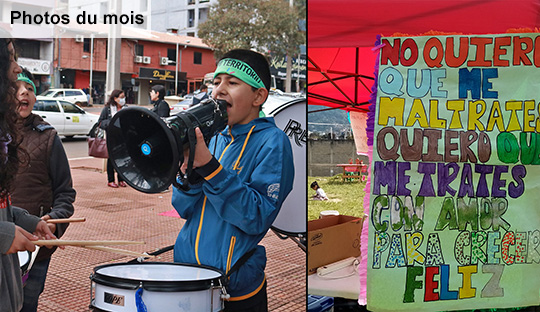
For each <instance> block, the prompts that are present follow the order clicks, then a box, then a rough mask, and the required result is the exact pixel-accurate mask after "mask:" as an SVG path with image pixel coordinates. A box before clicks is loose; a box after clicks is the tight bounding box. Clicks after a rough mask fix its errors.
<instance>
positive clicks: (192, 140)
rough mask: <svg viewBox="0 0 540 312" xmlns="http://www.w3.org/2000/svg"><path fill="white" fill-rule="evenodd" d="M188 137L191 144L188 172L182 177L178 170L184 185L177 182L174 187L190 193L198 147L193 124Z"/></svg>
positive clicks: (188, 131) (188, 130) (189, 128)
mask: <svg viewBox="0 0 540 312" xmlns="http://www.w3.org/2000/svg"><path fill="white" fill-rule="evenodd" d="M187 135H188V142H189V156H188V163H187V168H186V172H185V174H184V175H182V172H180V170H178V171H179V173H180V180H181V181H182V184H179V183H177V182H176V180H175V181H174V182H173V185H174V186H175V187H176V188H178V189H181V190H183V191H189V189H190V187H189V182H188V177H189V176H190V175H191V173H192V172H193V161H194V159H195V147H196V145H197V136H196V135H195V127H193V124H190V126H189V127H188V129H187ZM184 161H185V159H184Z"/></svg>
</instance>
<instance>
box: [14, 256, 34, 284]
mask: <svg viewBox="0 0 540 312" xmlns="http://www.w3.org/2000/svg"><path fill="white" fill-rule="evenodd" d="M17 255H18V256H19V265H20V267H21V278H22V282H23V285H25V284H26V280H27V279H28V272H29V271H30V267H29V266H30V259H32V253H31V252H30V251H28V250H25V251H19V252H18V253H17Z"/></svg>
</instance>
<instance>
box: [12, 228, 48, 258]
mask: <svg viewBox="0 0 540 312" xmlns="http://www.w3.org/2000/svg"><path fill="white" fill-rule="evenodd" d="M40 223H41V222H40ZM36 240H38V238H37V236H34V235H32V234H30V233H28V232H26V231H25V230H24V229H23V228H21V227H20V226H18V225H16V226H15V237H14V238H13V243H11V247H10V248H9V250H8V251H7V254H12V253H16V252H18V251H25V250H29V251H34V250H36V245H34V243H32V241H36Z"/></svg>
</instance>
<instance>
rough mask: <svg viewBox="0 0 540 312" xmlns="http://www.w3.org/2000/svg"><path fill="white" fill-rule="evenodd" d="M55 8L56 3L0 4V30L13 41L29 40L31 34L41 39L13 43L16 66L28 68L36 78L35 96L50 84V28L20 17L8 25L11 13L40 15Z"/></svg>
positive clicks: (6, 0) (21, 0)
mask: <svg viewBox="0 0 540 312" xmlns="http://www.w3.org/2000/svg"><path fill="white" fill-rule="evenodd" d="M54 6H55V0H3V1H0V27H2V28H4V29H5V30H7V31H8V32H10V34H11V36H12V37H14V38H28V34H32V36H33V37H34V38H42V39H18V40H17V42H16V47H17V54H18V63H19V65H21V66H23V67H25V68H26V69H28V70H29V71H30V72H31V73H32V74H33V75H34V76H35V78H36V79H35V83H36V88H37V90H36V91H37V93H38V94H39V93H41V92H43V91H45V90H46V89H48V88H49V86H50V85H51V73H52V59H53V51H54V41H53V39H51V38H52V34H53V28H52V26H50V27H49V26H46V25H37V24H34V23H28V19H27V20H26V21H24V20H23V18H22V16H21V17H19V18H16V19H14V20H13V23H11V14H12V12H26V14H27V15H32V16H34V15H43V14H45V12H51V11H52V10H53V8H54Z"/></svg>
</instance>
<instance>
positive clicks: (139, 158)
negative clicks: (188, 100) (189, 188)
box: [107, 98, 228, 193]
mask: <svg viewBox="0 0 540 312" xmlns="http://www.w3.org/2000/svg"><path fill="white" fill-rule="evenodd" d="M227 121H228V116H227V102H226V101H224V100H215V99H212V98H209V99H205V100H204V101H202V102H200V103H199V104H197V105H195V106H193V107H191V108H189V109H188V110H185V111H182V112H180V113H178V114H176V115H173V116H171V117H168V118H163V119H162V118H160V117H158V116H157V115H156V114H155V113H153V112H152V111H150V110H148V109H146V108H141V107H136V106H134V107H127V108H124V109H122V110H120V111H118V112H117V113H116V114H115V115H114V116H113V118H112V119H111V121H110V123H109V126H108V127H107V149H108V151H109V159H110V161H112V165H113V167H114V168H115V169H116V171H117V172H118V174H119V175H120V176H121V177H122V179H123V180H124V181H126V183H127V184H129V185H130V186H131V187H133V188H134V189H136V190H138V191H141V192H144V193H159V192H162V191H164V190H165V189H167V188H168V187H169V185H171V183H173V182H174V181H175V179H176V176H177V174H178V171H179V167H180V162H182V161H183V158H184V149H186V148H188V147H189V146H190V138H189V137H192V138H191V140H192V144H194V142H193V140H194V129H195V128H196V127H199V128H200V129H201V132H202V134H203V136H204V138H205V141H206V142H207V143H208V141H209V140H210V138H211V137H212V136H214V135H216V134H217V133H219V132H220V131H222V130H223V129H225V127H226V126H227Z"/></svg>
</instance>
